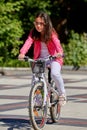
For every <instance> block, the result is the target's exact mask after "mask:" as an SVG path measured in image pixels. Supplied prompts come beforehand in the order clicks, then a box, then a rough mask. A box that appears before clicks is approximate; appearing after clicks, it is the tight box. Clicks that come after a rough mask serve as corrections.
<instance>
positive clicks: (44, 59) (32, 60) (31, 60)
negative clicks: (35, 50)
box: [24, 55, 56, 62]
mask: <svg viewBox="0 0 87 130" xmlns="http://www.w3.org/2000/svg"><path fill="white" fill-rule="evenodd" d="M53 59H56V56H51V55H49V56H48V57H45V58H39V59H36V60H34V59H32V58H30V57H29V56H25V57H24V60H25V61H28V62H37V61H41V60H42V61H48V60H53Z"/></svg>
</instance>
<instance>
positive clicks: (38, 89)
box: [29, 82, 47, 130]
mask: <svg viewBox="0 0 87 130" xmlns="http://www.w3.org/2000/svg"><path fill="white" fill-rule="evenodd" d="M43 98H44V87H43V83H42V82H37V83H35V85H34V86H32V88H31V90H30V95H29V116H30V122H31V124H32V126H33V128H34V129H35V130H41V128H43V127H44V125H45V124H46V120H47V103H46V105H45V106H44V107H43V100H44V99H43ZM39 114H40V115H39Z"/></svg>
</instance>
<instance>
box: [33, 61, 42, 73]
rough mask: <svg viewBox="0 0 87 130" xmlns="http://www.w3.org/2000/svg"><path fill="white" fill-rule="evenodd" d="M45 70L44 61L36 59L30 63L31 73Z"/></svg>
mask: <svg viewBox="0 0 87 130" xmlns="http://www.w3.org/2000/svg"><path fill="white" fill-rule="evenodd" d="M44 71H45V61H37V62H35V63H34V64H33V65H32V72H33V73H44Z"/></svg>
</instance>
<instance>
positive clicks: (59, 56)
mask: <svg viewBox="0 0 87 130" xmlns="http://www.w3.org/2000/svg"><path fill="white" fill-rule="evenodd" d="M55 56H56V57H57V58H61V57H63V55H62V54H60V53H57V54H56V55H55Z"/></svg>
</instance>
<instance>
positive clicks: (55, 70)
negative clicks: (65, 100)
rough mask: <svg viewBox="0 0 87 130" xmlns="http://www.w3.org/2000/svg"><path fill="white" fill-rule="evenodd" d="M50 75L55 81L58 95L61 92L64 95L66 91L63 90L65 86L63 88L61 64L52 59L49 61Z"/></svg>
mask: <svg viewBox="0 0 87 130" xmlns="http://www.w3.org/2000/svg"><path fill="white" fill-rule="evenodd" d="M51 76H52V78H53V80H54V81H55V83H56V86H57V89H58V92H59V95H60V96H61V95H62V94H64V95H65V93H66V92H65V88H64V82H63V78H62V75H61V66H60V64H59V63H58V62H56V61H53V62H52V63H51Z"/></svg>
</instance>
